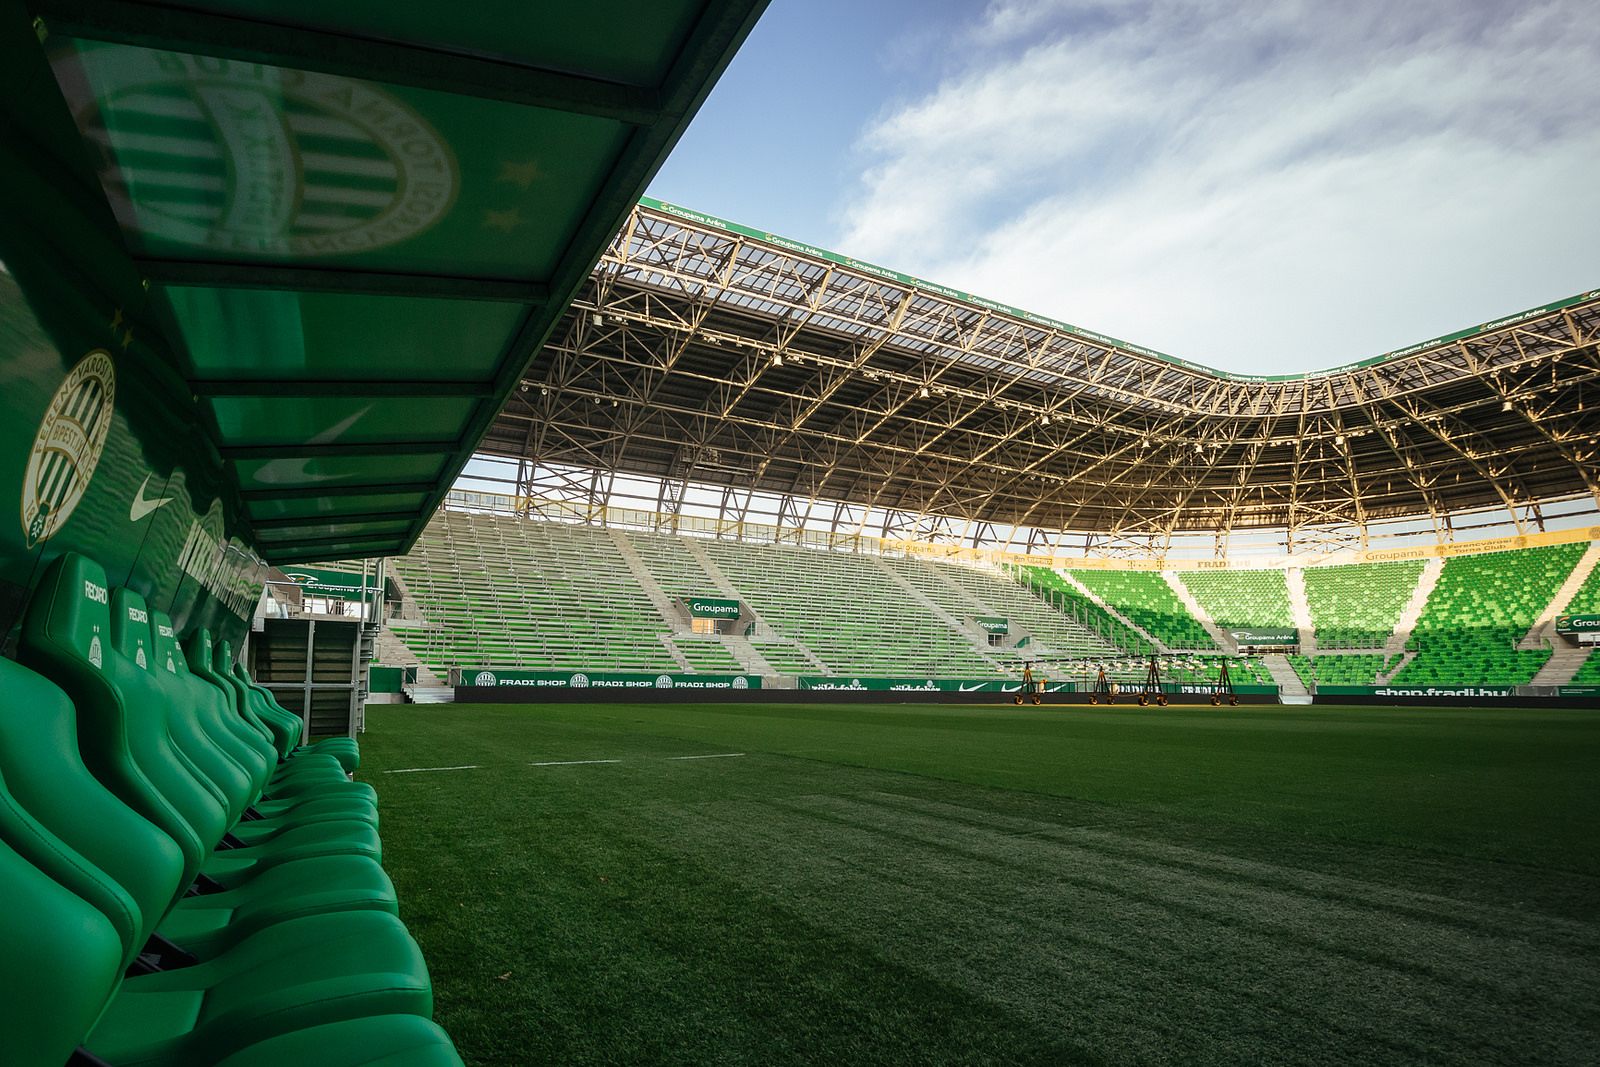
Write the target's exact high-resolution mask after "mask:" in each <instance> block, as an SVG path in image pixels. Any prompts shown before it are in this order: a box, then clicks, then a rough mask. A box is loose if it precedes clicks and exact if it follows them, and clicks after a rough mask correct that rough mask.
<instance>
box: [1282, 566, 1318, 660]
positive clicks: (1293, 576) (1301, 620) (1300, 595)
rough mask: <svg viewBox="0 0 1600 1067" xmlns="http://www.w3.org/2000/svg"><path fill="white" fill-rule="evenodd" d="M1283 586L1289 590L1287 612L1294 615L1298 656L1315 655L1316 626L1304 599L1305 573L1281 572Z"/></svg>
mask: <svg viewBox="0 0 1600 1067" xmlns="http://www.w3.org/2000/svg"><path fill="white" fill-rule="evenodd" d="M1283 584H1284V585H1286V586H1287V587H1288V588H1289V610H1290V611H1291V612H1293V613H1294V627H1295V629H1296V630H1298V631H1300V654H1301V655H1302V656H1315V655H1316V654H1317V625H1316V623H1315V622H1314V621H1313V620H1312V618H1311V601H1309V600H1307V599H1306V572H1305V571H1303V570H1301V569H1300V568H1299V567H1290V568H1289V569H1288V570H1286V571H1284V572H1283Z"/></svg>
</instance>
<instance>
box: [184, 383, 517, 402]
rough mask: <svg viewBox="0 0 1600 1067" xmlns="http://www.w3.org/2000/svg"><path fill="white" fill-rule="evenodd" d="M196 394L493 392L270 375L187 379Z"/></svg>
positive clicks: (470, 386) (477, 386) (475, 395)
mask: <svg viewBox="0 0 1600 1067" xmlns="http://www.w3.org/2000/svg"><path fill="white" fill-rule="evenodd" d="M189 388H190V389H191V390H193V392H194V394H195V395H196V396H205V397H225V396H230V397H231V396H247V397H319V396H340V397H372V396H381V397H423V398H426V399H429V400H432V399H436V398H440V397H466V398H468V399H473V400H479V399H484V398H486V397H490V396H493V395H494V383H493V382H430V381H384V380H380V379H374V378H363V379H349V380H344V379H326V380H319V381H306V380H303V379H293V380H279V379H274V378H229V379H226V380H223V379H205V378H201V379H197V380H193V381H190V382H189Z"/></svg>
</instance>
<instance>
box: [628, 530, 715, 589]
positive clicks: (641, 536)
mask: <svg viewBox="0 0 1600 1067" xmlns="http://www.w3.org/2000/svg"><path fill="white" fill-rule="evenodd" d="M627 539H628V542H629V543H630V544H631V545H633V548H634V551H636V552H638V553H639V556H640V557H641V558H642V559H643V560H644V562H645V566H646V567H648V568H649V569H650V576H651V577H653V578H654V579H655V580H656V581H657V582H658V583H659V584H660V586H661V588H662V589H663V590H664V591H665V592H666V594H667V595H668V596H671V597H691V596H715V595H716V594H717V583H716V581H715V580H713V579H712V577H711V576H710V575H709V574H707V573H706V569H705V568H704V567H703V566H701V565H700V560H699V559H697V558H696V557H695V554H694V553H693V552H690V551H689V549H688V548H686V547H685V546H684V543H683V541H682V540H681V539H680V538H678V537H675V536H673V535H671V534H650V533H634V532H631V531H630V532H629V533H628V534H627Z"/></svg>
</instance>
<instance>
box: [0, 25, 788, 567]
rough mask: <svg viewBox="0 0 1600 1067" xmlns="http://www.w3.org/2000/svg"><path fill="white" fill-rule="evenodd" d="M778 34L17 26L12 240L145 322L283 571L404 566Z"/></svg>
mask: <svg viewBox="0 0 1600 1067" xmlns="http://www.w3.org/2000/svg"><path fill="white" fill-rule="evenodd" d="M763 6H764V0H591V2H588V3H582V4H532V5H530V4H526V3H509V2H502V0H486V2H480V3H461V4H440V3H432V2H417V3H378V2H374V0H349V2H338V3H326V2H323V3H313V2H309V0H270V2H268V0H187V2H184V3H181V4H179V3H140V2H127V0H25V2H10V0H8V2H7V3H6V5H5V9H4V15H5V18H4V21H3V23H0V65H3V66H4V67H5V68H6V73H5V75H4V79H5V82H6V84H5V90H6V92H7V93H8V94H12V98H13V100H19V99H22V98H23V96H25V97H26V98H27V99H28V101H29V103H30V108H31V110H30V112H29V117H28V119H27V120H26V121H27V123H28V125H29V128H28V129H27V130H25V131H20V132H19V131H17V130H13V131H11V132H10V134H9V135H8V136H7V138H5V142H6V143H5V146H4V149H5V151H8V152H18V153H23V152H25V153H28V155H29V158H30V160H31V163H32V164H33V165H32V166H31V167H30V168H26V169H31V170H32V171H34V172H37V170H38V168H37V165H36V164H37V160H38V158H39V157H41V156H48V157H49V158H50V159H51V160H52V165H53V166H55V167H57V169H58V172H59V173H58V174H57V179H58V180H56V181H53V182H43V183H40V187H38V188H32V189H25V190H20V191H18V192H20V195H21V197H22V199H21V200H20V201H15V202H12V203H9V204H8V206H7V208H6V210H8V211H18V210H23V211H26V210H28V208H27V205H28V204H30V203H39V204H43V203H46V202H50V203H54V202H55V201H59V200H61V199H63V198H66V199H71V200H72V201H73V208H74V210H75V212H76V215H75V217H77V218H79V219H81V220H82V223H83V224H82V226H81V232H80V233H77V234H75V235H73V237H74V239H76V240H79V241H94V242H98V245H97V253H98V258H99V262H100V263H101V264H102V266H103V269H104V271H105V275H106V278H109V279H112V280H111V281H110V282H106V284H108V285H110V284H119V283H122V282H126V281H127V280H128V279H130V278H132V279H136V281H137V283H138V284H139V285H140V286H142V287H143V288H145V289H146V290H147V291H148V293H149V294H150V295H151V297H152V299H150V300H149V301H147V302H143V303H142V304H141V305H140V307H139V309H138V310H137V311H130V313H129V319H128V321H127V322H126V323H125V324H122V325H125V328H126V336H127V338H128V343H129V344H132V345H133V346H134V350H135V351H138V350H139V349H145V350H147V352H148V355H149V357H150V358H152V359H164V360H167V361H169V362H170V363H171V364H172V365H173V368H174V370H175V372H176V373H178V374H180V375H182V377H183V378H184V380H185V381H186V382H187V384H188V388H189V390H190V391H191V392H192V394H193V396H194V397H195V416H196V418H197V419H199V420H200V421H201V422H202V423H203V424H204V425H205V426H206V427H207V428H208V429H209V431H210V436H211V438H212V439H213V440H214V442H215V444H216V447H217V449H218V451H219V453H220V455H221V458H222V459H223V460H224V461H225V463H226V464H227V465H228V467H229V468H230V469H231V471H232V473H233V475H234V477H235V479H236V481H237V492H238V495H239V501H238V503H239V504H240V505H241V507H242V512H243V514H244V516H245V517H246V519H247V521H248V524H249V531H248V532H249V533H250V534H252V535H253V537H254V539H255V541H256V544H257V547H258V549H259V551H260V552H261V553H262V555H263V556H264V557H265V558H266V559H267V560H268V561H270V562H274V563H284V562H289V561H293V560H298V559H308V558H327V557H359V556H376V555H394V554H399V553H403V552H404V551H406V549H407V548H408V547H409V546H410V545H411V543H412V542H413V540H415V538H416V536H417V535H418V534H419V533H420V531H421V528H422V525H423V524H424V523H425V522H426V521H427V518H428V516H429V515H430V514H431V513H432V512H433V510H434V508H435V506H436V505H437V504H438V502H439V501H440V499H441V498H442V496H443V494H444V492H445V491H446V490H447V489H448V487H449V485H450V484H451V482H452V481H453V480H454V478H455V476H456V474H457V473H458V472H459V470H460V469H461V467H462V466H463V465H464V464H465V462H466V461H467V459H468V458H469V457H470V456H471V454H472V452H473V450H474V448H475V447H476V446H477V444H478V442H479V439H480V438H481V437H482V436H483V434H484V432H485V430H486V429H487V428H488V426H489V424H490V422H491V420H492V419H493V418H494V417H495V415H496V413H497V412H498V411H499V410H500V408H501V406H502V405H503V403H504V401H505V399H506V396H507V395H508V393H509V392H510V391H511V390H512V388H513V387H514V386H515V384H516V383H517V381H518V380H519V378H520V376H521V374H522V371H523V368H524V365H525V363H526V362H527V360H528V358H529V357H530V355H531V354H532V353H533V352H534V351H535V350H536V349H537V348H538V347H539V345H540V344H541V343H542V342H543V341H544V340H545V338H546V336H547V335H548V334H549V332H550V330H551V329H552V327H553V326H554V325H555V323H556V321H557V320H558V319H559V317H560V315H561V314H562V312H563V311H564V310H565V308H566V306H567V304H568V302H569V300H570V299H571V297H572V295H573V294H574V292H575V291H576V290H577V289H578V287H579V286H580V285H582V284H583V283H584V282H585V280H586V279H587V277H588V275H589V272H590V269H591V268H592V267H593V265H594V263H595V260H596V258H597V257H598V255H599V254H600V252H601V251H602V250H603V249H604V248H605V246H606V244H607V242H608V241H609V240H610V239H611V237H612V236H613V235H614V234H615V233H616V232H617V229H618V226H619V225H620V224H621V223H622V222H623V220H624V219H625V218H626V217H627V215H628V212H629V211H630V209H631V208H632V207H633V205H634V204H635V202H636V200H637V198H638V196H639V194H640V192H641V191H642V190H643V188H644V186H645V183H646V182H647V180H648V179H649V177H650V176H651V175H652V174H653V172H654V171H655V169H656V168H657V166H658V165H659V164H660V162H661V161H662V159H663V158H664V157H665V155H666V153H667V151H668V150H669V149H670V147H671V146H672V145H673V143H674V142H675V140H676V139H677V137H678V136H679V134H680V133H681V132H682V130H683V129H684V127H685V126H686V124H687V122H688V120H689V118H690V117H691V116H692V115H693V113H694V111H695V110H696V108H697V107H698V106H699V104H700V102H701V101H702V100H703V99H704V97H705V95H706V93H707V92H708V91H709V89H710V87H711V85H712V84H713V83H714V82H715V80H716V78H717V77H718V76H719V74H720V73H721V71H722V70H723V68H724V67H725V66H726V64H727V62H728V61H729V59H730V58H731V56H732V55H733V53H734V51H735V50H736V49H737V47H738V45H739V44H740V42H741V41H742V40H743V38H744V37H745V35H746V34H747V32H748V31H749V29H750V28H751V26H752V24H753V23H754V21H755V19H756V17H757V16H758V15H759V13H760V10H761V8H762V7H763ZM17 94H22V95H17ZM4 162H5V160H4V159H3V158H0V164H3V163H4ZM17 180H19V181H21V180H23V179H22V178H18V179H17ZM59 236H60V235H57V237H58V238H59ZM102 281H104V279H87V280H86V282H85V284H90V285H94V284H100V283H101V282H102Z"/></svg>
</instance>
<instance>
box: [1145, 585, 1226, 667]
mask: <svg viewBox="0 0 1600 1067" xmlns="http://www.w3.org/2000/svg"><path fill="white" fill-rule="evenodd" d="M1161 577H1162V578H1164V579H1165V580H1166V583H1167V585H1169V586H1171V587H1172V592H1173V595H1174V596H1176V597H1177V598H1178V600H1179V601H1181V602H1182V604H1183V606H1184V607H1186V608H1188V609H1189V614H1190V615H1193V616H1194V619H1195V621H1196V622H1198V623H1199V624H1200V625H1201V626H1203V627H1205V631H1206V633H1208V634H1210V635H1211V640H1213V641H1215V642H1216V643H1217V647H1218V648H1220V649H1222V651H1224V652H1228V653H1232V654H1237V653H1238V651H1239V643H1238V642H1237V641H1235V640H1234V639H1233V635H1232V634H1230V633H1229V632H1228V631H1226V630H1224V629H1223V628H1222V627H1220V626H1218V625H1217V621H1216V620H1215V619H1213V618H1212V617H1211V613H1210V612H1208V611H1206V609H1205V608H1204V607H1203V606H1201V604H1200V601H1198V600H1196V599H1195V598H1194V594H1193V593H1191V592H1189V587H1188V586H1186V585H1184V584H1183V581H1182V579H1180V578H1179V577H1178V576H1177V574H1175V573H1174V572H1172V571H1162V572H1161Z"/></svg>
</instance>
